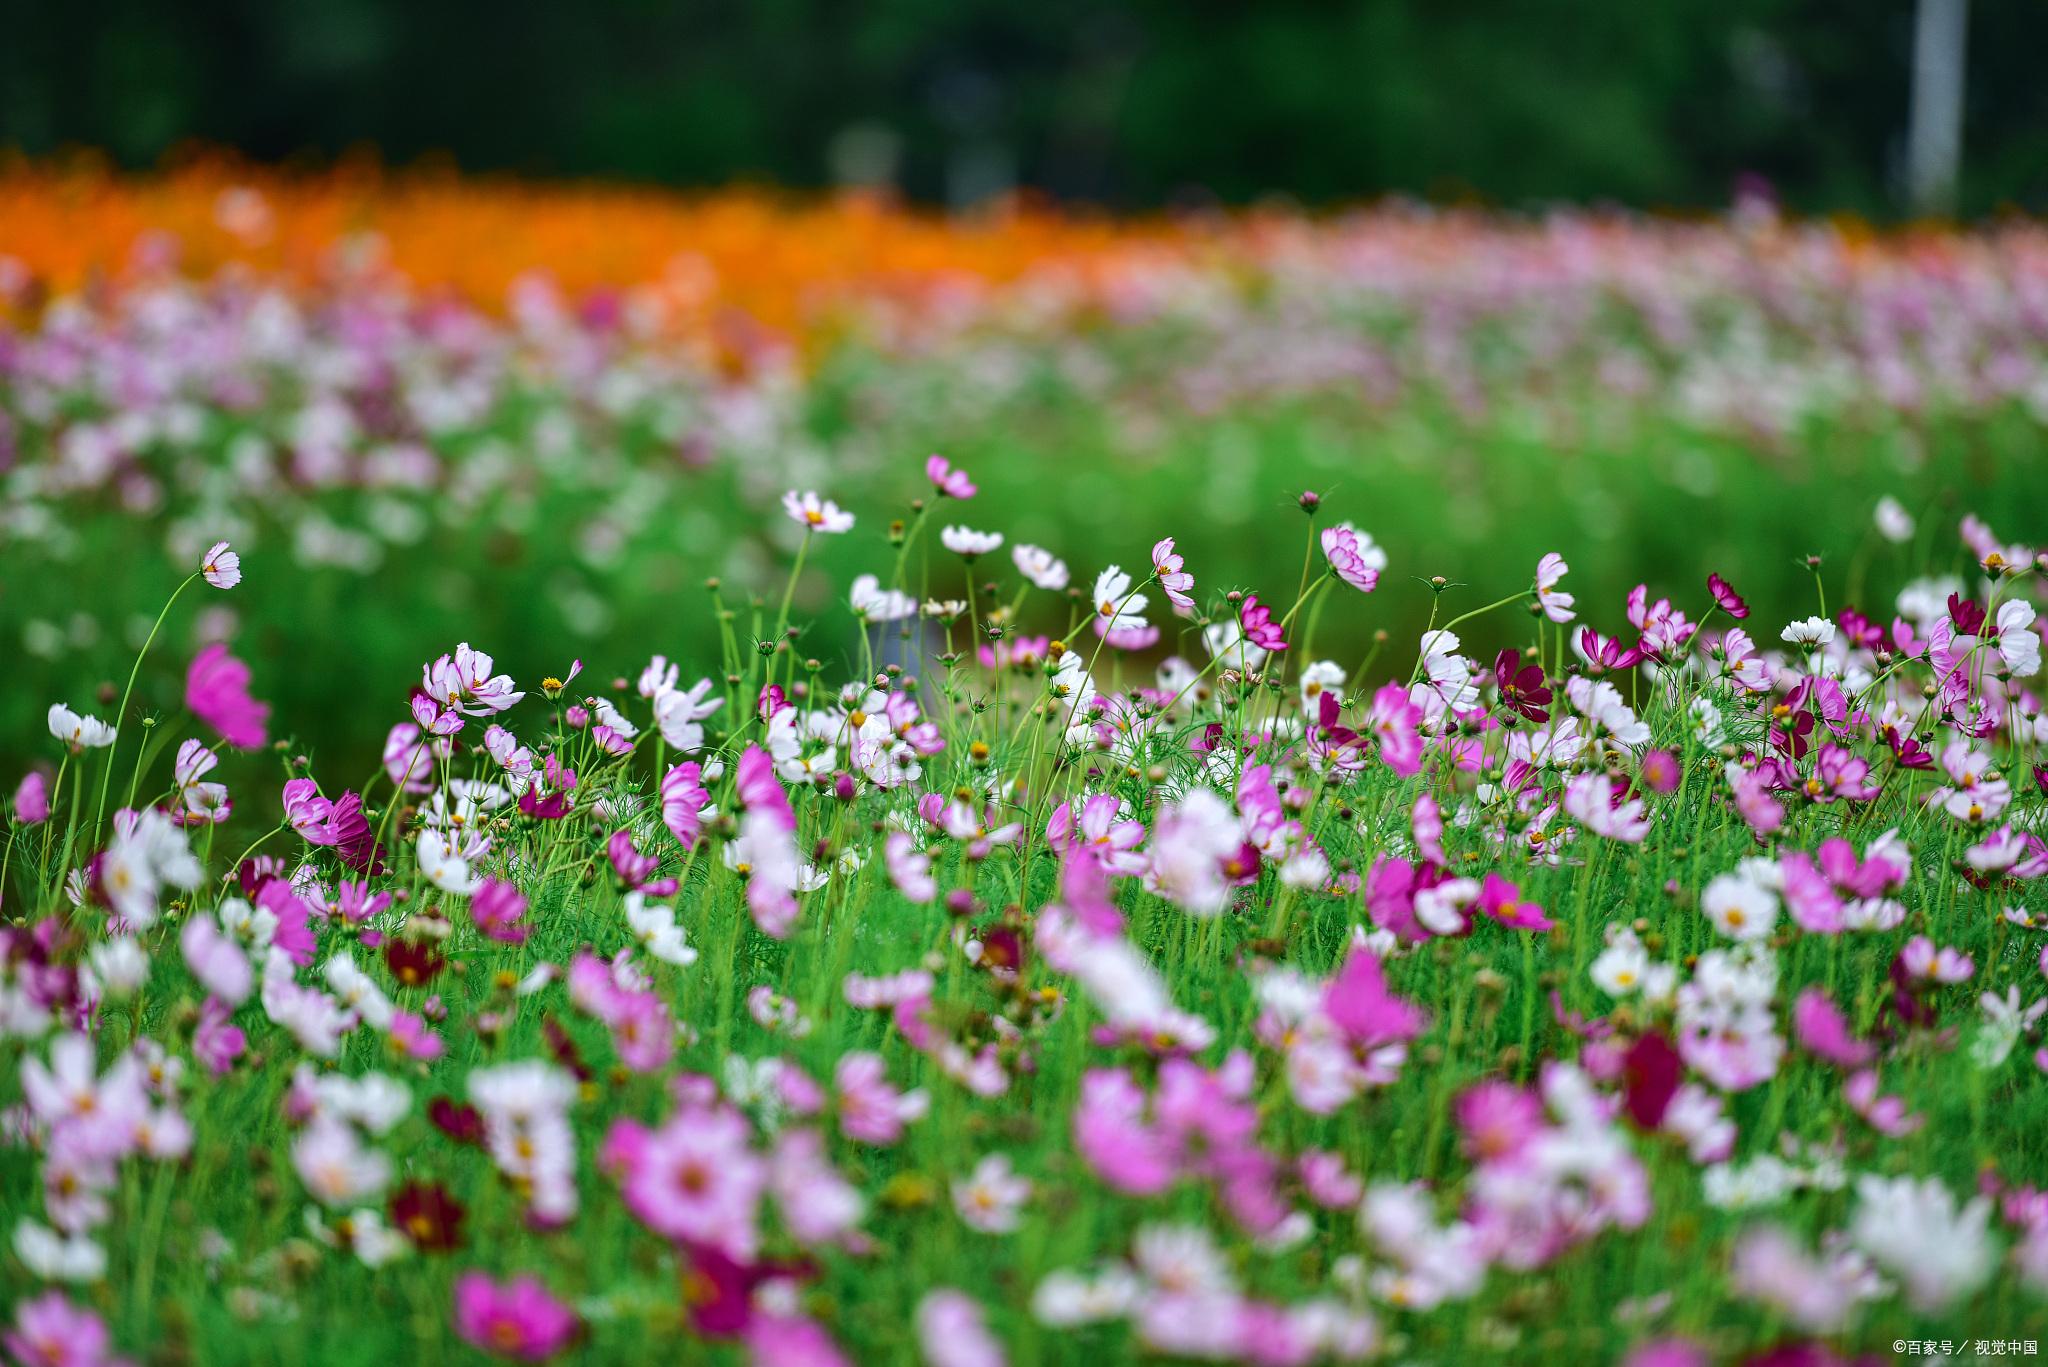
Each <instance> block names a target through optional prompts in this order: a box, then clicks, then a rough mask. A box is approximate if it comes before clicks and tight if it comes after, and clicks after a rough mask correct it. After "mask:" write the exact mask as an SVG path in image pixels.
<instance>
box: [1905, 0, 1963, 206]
mask: <svg viewBox="0 0 2048 1367" xmlns="http://www.w3.org/2000/svg"><path fill="white" fill-rule="evenodd" d="M1969 17H1970V0H1919V5H1918V7H1917V11H1916V13H1915V15H1914V21H1913V103H1912V115H1911V118H1912V123H1911V126H1910V128H1909V129H1908V132H1907V135H1906V195H1907V199H1908V201H1909V202H1910V204H1911V205H1912V208H1913V211H1914V212H1915V213H1920V214H1946V213H1951V212H1953V211H1954V209H1955V204H1956V174H1957V169H1958V167H1959V166H1960V165H1961V163H1962V157H1963V49H1964V43H1965V38H1966V34H1967V31H1968V28H1969Z"/></svg>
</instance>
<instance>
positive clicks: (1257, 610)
mask: <svg viewBox="0 0 2048 1367" xmlns="http://www.w3.org/2000/svg"><path fill="white" fill-rule="evenodd" d="M1237 620H1238V624H1239V625H1240V626H1242V627H1243V628H1244V638H1245V639H1246V640H1247V641H1250V642H1251V643H1252V644H1253V645H1255V646H1257V647H1258V648H1259V649H1261V650H1285V649H1287V637H1286V636H1285V635H1283V634H1282V633H1281V631H1280V624H1279V623H1278V622H1276V621H1274V620H1273V609H1271V608H1269V607H1267V606H1266V605H1265V604H1264V603H1261V602H1260V601H1259V595H1257V594H1256V593H1248V594H1246V595H1245V596H1244V603H1243V604H1242V605H1241V606H1240V607H1239V608H1238V610H1237Z"/></svg>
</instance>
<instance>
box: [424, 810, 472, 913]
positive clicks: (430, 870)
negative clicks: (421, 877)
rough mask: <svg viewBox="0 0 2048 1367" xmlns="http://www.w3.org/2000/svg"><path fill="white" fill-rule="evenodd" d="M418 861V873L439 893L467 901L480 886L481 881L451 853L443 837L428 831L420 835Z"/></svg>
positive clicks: (463, 861)
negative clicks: (464, 898) (439, 890)
mask: <svg viewBox="0 0 2048 1367" xmlns="http://www.w3.org/2000/svg"><path fill="white" fill-rule="evenodd" d="M419 859H420V872H421V873H424V874H425V875H426V876H427V881H428V882H430V883H432V884H433V885H434V886H435V887H437V888H439V889H441V891H443V892H448V893H453V894H454V895H455V896H457V897H467V896H469V895H470V894H471V893H473V892H475V891H476V890H477V889H478V888H479V887H481V886H483V880H482V879H481V878H478V877H477V876H476V874H475V872H474V871H472V870H471V868H470V867H469V861H468V860H467V859H464V858H463V857H462V856H461V855H460V854H457V853H456V852H455V848H454V847H453V846H452V845H450V844H449V843H448V837H447V836H446V835H444V834H442V833H441V832H440V831H437V830H435V829H433V828H432V827H428V828H427V829H426V830H423V831H421V832H420V843H419Z"/></svg>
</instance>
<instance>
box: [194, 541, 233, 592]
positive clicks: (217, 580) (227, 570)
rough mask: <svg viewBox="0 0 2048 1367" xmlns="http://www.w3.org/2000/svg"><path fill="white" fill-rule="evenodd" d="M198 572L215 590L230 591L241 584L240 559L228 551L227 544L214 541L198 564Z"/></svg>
mask: <svg viewBox="0 0 2048 1367" xmlns="http://www.w3.org/2000/svg"><path fill="white" fill-rule="evenodd" d="M199 572H200V574H202V575H203V576H205V578H206V582H207V583H209V584H211V585H213V586H214V587H215V588H217V589H231V588H233V587H234V586H235V585H237V584H239V583H241V582H242V557H241V556H239V555H236V554H235V553H234V552H233V551H231V550H229V549H228V543H227V542H225V541H216V542H214V543H213V546H212V548H211V549H210V550H208V551H207V552H206V555H205V557H204V558H203V559H202V560H201V561H200V562H199Z"/></svg>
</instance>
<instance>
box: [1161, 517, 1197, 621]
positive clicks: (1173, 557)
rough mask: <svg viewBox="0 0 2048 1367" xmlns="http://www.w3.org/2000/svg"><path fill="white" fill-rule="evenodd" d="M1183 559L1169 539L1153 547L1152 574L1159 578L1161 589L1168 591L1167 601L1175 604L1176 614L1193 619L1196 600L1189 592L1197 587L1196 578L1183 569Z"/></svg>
mask: <svg viewBox="0 0 2048 1367" xmlns="http://www.w3.org/2000/svg"><path fill="white" fill-rule="evenodd" d="M1182 563H1183V562H1182V560H1181V557H1180V556H1179V555H1178V554H1177V553H1176V552H1175V551H1174V549H1173V538H1172V537H1170V536H1169V537H1167V538H1165V539H1164V540H1162V541H1159V542H1156V543H1154V544H1153V547H1152V572H1153V574H1155V575H1157V576H1158V578H1159V587H1160V588H1162V589H1164V590H1165V591H1166V598H1167V601H1168V602H1170V603H1172V604H1173V610H1174V612H1176V613H1178V614H1179V615H1180V616H1182V617H1191V616H1193V615H1194V611H1195V600H1194V599H1193V598H1192V597H1190V596H1189V594H1188V590H1189V589H1191V588H1193V587H1194V586H1195V576H1193V575H1192V574H1189V573H1188V572H1187V571H1186V570H1184V569H1182V568H1181V566H1182Z"/></svg>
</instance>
